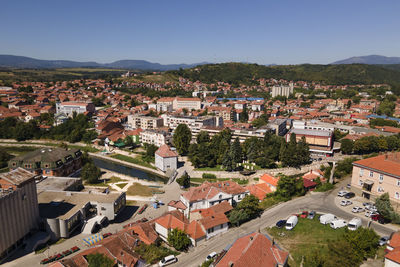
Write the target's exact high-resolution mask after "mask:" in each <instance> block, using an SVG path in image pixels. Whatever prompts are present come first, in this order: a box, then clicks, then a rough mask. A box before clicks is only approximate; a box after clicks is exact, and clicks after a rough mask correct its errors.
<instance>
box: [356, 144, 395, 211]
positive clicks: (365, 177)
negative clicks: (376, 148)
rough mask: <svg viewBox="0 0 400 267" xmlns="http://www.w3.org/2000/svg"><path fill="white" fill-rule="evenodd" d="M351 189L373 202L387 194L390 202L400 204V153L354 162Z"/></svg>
mask: <svg viewBox="0 0 400 267" xmlns="http://www.w3.org/2000/svg"><path fill="white" fill-rule="evenodd" d="M351 187H352V189H353V190H354V192H355V193H356V194H358V195H361V196H363V197H364V198H366V199H372V200H373V199H376V198H377V197H379V196H380V195H382V194H384V193H386V192H387V193H388V194H389V198H390V201H392V202H393V203H397V204H398V203H400V152H393V153H387V154H384V155H379V156H376V157H371V158H367V159H362V160H358V161H355V162H353V174H352V178H351Z"/></svg>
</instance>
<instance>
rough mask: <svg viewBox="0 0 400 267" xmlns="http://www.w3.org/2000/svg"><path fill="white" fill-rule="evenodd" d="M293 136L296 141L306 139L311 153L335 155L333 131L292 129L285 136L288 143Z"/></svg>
mask: <svg viewBox="0 0 400 267" xmlns="http://www.w3.org/2000/svg"><path fill="white" fill-rule="evenodd" d="M291 134H295V135H296V141H300V140H301V138H302V137H304V138H305V139H306V142H307V144H308V145H309V148H310V152H311V153H314V154H321V155H332V154H333V149H332V147H333V132H331V131H320V130H311V129H296V128H292V129H291V130H290V131H289V132H288V133H287V134H286V136H285V139H286V142H289V140H290V136H291Z"/></svg>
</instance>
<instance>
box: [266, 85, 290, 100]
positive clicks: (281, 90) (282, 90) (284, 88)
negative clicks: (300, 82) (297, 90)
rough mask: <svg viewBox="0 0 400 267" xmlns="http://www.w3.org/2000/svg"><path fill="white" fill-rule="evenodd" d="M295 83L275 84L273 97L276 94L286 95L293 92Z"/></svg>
mask: <svg viewBox="0 0 400 267" xmlns="http://www.w3.org/2000/svg"><path fill="white" fill-rule="evenodd" d="M293 89H294V85H293V83H290V84H289V85H274V86H272V89H271V95H272V97H276V96H286V97H289V95H291V94H293Z"/></svg>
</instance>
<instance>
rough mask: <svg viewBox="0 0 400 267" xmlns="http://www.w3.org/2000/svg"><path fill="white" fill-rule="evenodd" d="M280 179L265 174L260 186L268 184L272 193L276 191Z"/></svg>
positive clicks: (261, 178)
mask: <svg viewBox="0 0 400 267" xmlns="http://www.w3.org/2000/svg"><path fill="white" fill-rule="evenodd" d="M278 181H279V178H276V177H274V176H272V175H269V174H268V173H264V174H263V175H262V176H261V177H260V179H259V180H258V183H259V184H267V185H268V186H269V188H270V189H271V191H272V192H274V191H276V188H277V186H278Z"/></svg>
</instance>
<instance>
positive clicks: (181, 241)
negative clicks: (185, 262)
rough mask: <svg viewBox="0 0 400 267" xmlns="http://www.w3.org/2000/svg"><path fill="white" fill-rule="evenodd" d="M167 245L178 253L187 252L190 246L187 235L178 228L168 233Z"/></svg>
mask: <svg viewBox="0 0 400 267" xmlns="http://www.w3.org/2000/svg"><path fill="white" fill-rule="evenodd" d="M168 243H169V244H170V245H171V246H173V247H174V248H175V249H176V250H179V251H184V250H187V249H188V248H189V246H190V245H191V244H192V242H191V241H190V239H189V237H188V236H187V234H186V233H185V232H183V231H182V230H180V229H178V228H175V229H172V231H170V232H169V233H168Z"/></svg>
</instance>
